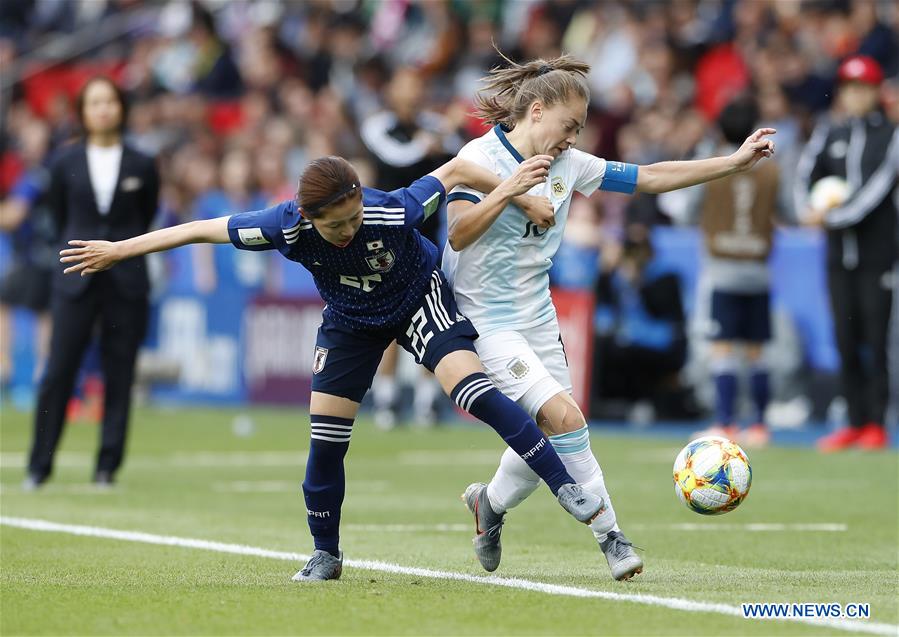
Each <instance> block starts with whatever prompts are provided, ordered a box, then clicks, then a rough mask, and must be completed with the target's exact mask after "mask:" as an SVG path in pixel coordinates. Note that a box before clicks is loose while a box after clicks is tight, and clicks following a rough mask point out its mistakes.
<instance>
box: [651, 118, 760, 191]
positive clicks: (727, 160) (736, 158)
mask: <svg viewBox="0 0 899 637" xmlns="http://www.w3.org/2000/svg"><path fill="white" fill-rule="evenodd" d="M775 132H777V131H775V130H774V129H773V128H760V129H758V130H757V131H755V132H754V133H753V134H752V135H750V136H749V137H747V138H746V141H745V142H743V145H742V146H740V148H738V149H737V150H736V151H735V152H734V153H733V154H732V155H730V156H728V157H712V158H710V159H698V160H694V161H663V162H659V163H656V164H649V165H648V166H640V168H639V171H638V172H637V190H639V191H640V192H648V193H660V192H668V191H669V190H678V189H679V188H686V187H688V186H695V185H696V184H704V183H706V182H707V181H713V180H715V179H720V178H721V177H727V176H728V175H732V174H734V173H738V172H744V171H747V170H749V169H750V168H752V167H753V166H755V165H756V163H757V162H758V161H759V160H760V159H762V158H763V157H771V155H773V154H774V142H773V141H771V140H770V139H767V136H768V135H773V134H774V133H775Z"/></svg>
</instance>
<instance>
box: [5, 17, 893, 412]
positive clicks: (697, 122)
mask: <svg viewBox="0 0 899 637" xmlns="http://www.w3.org/2000/svg"><path fill="white" fill-rule="evenodd" d="M494 45H495V46H496V47H499V49H501V50H502V51H503V53H504V54H506V55H507V56H508V57H509V58H511V59H513V60H526V59H532V58H551V57H554V56H557V55H559V54H560V53H562V52H568V53H571V54H573V55H575V56H576V57H578V58H580V59H582V60H584V61H586V62H588V63H589V64H590V65H591V67H592V70H591V72H590V75H589V84H590V87H591V90H592V95H593V98H592V101H591V103H590V110H589V114H588V122H587V126H586V128H585V130H584V131H583V133H582V134H581V137H580V141H579V144H578V145H579V147H580V148H582V149H584V150H586V151H588V152H591V153H594V154H596V155H598V156H601V157H605V158H607V159H609V160H619V161H624V162H630V163H636V164H647V163H652V162H657V161H662V160H667V159H684V158H691V157H694V156H695V155H696V154H697V152H698V150H697V149H701V148H702V146H701V145H702V143H703V142H704V141H707V138H708V136H709V131H710V130H711V129H713V123H714V122H715V120H716V117H717V116H718V115H719V113H720V112H721V110H722V109H723V108H724V107H725V106H726V105H727V104H728V103H729V102H730V101H731V100H733V99H734V98H735V97H737V96H740V95H743V94H747V93H749V94H752V95H753V96H755V97H756V102H757V105H758V108H759V113H760V120H761V121H760V124H763V125H766V126H771V127H773V128H776V129H777V134H776V136H775V141H776V144H777V155H776V156H775V160H774V161H776V162H777V165H778V167H779V169H780V173H781V182H782V183H785V184H791V183H792V181H793V175H794V173H795V170H796V166H797V162H798V158H799V155H800V153H801V151H802V149H803V146H804V145H805V143H806V141H807V139H808V137H809V135H810V133H811V131H812V129H813V127H814V124H815V120H816V118H817V117H818V116H819V115H821V114H822V113H824V112H826V111H827V109H828V108H829V107H830V105H831V100H832V96H833V94H834V88H835V85H836V69H837V67H838V65H839V63H840V61H841V60H842V59H844V58H845V57H846V56H848V55H851V54H856V53H861V54H864V55H868V56H870V57H872V58H873V59H875V60H876V61H877V62H879V64H880V66H881V68H882V69H883V73H884V76H885V77H886V78H887V79H886V81H885V82H884V83H883V85H882V101H883V106H884V108H885V111H886V114H887V116H888V117H889V118H890V119H891V120H892V121H894V122H899V5H897V4H896V3H895V2H891V1H890V0H885V1H879V0H742V1H740V0H672V1H670V2H660V1H658V0H629V1H625V0H620V1H618V0H615V1H613V0H608V1H601V0H596V1H589V0H555V1H548V0H510V1H507V2H503V1H501V0H493V1H489V0H484V1H478V0H455V1H449V0H447V1H443V0H421V1H414V0H361V1H353V0H308V1H304V2H291V1H288V0H265V1H260V2H249V1H243V0H231V1H217V0H209V1H198V2H194V3H190V2H185V1H181V0H171V1H169V2H166V3H161V4H158V5H149V6H148V5H146V4H144V3H141V2H139V1H136V0H106V1H104V0H80V1H74V0H73V1H71V2H42V1H41V0H7V1H6V2H3V3H2V5H0V64H2V66H3V67H4V69H7V71H5V72H4V79H3V83H4V84H3V89H4V91H3V100H4V104H3V108H2V109H0V110H2V113H3V115H2V117H3V131H4V135H3V136H2V140H3V141H2V144H3V147H2V148H0V153H2V162H0V196H2V199H3V200H4V202H8V201H9V200H10V199H11V198H12V197H13V196H16V193H21V192H22V188H21V183H22V181H23V180H25V179H28V180H29V181H30V182H34V183H37V184H38V186H37V187H36V190H37V191H39V189H40V184H41V183H42V182H41V177H40V173H41V170H42V167H43V166H45V165H46V162H47V161H48V160H49V158H50V157H51V156H52V154H53V152H54V151H55V149H57V148H58V147H59V146H60V145H61V144H62V143H64V142H65V141H66V140H67V139H68V138H70V137H71V136H72V134H73V132H74V131H75V130H76V118H75V117H74V114H73V101H72V97H73V95H74V92H75V91H76V90H77V88H78V85H79V82H82V83H83V80H84V79H85V78H86V77H89V76H91V75H93V74H96V73H103V74H107V75H110V76H111V77H113V78H114V79H115V80H116V81H117V82H118V83H119V85H120V86H121V87H122V88H123V89H124V90H125V91H126V94H127V96H128V98H129V104H130V108H129V113H128V136H129V140H130V141H131V142H132V143H133V144H134V145H136V147H137V148H139V149H140V150H142V151H143V152H145V153H148V154H150V155H153V156H155V157H157V159H158V166H159V169H160V173H161V192H160V208H159V214H158V216H157V219H156V222H155V224H156V226H157V227H161V226H167V225H173V224H175V223H180V222H183V221H188V220H191V219H200V218H208V217H213V216H218V215H222V214H226V213H229V212H236V211H241V210H250V209H254V208H262V207H264V206H266V205H269V204H270V203H271V202H275V201H280V200H283V199H286V198H290V197H292V196H293V194H294V192H295V190H296V183H295V181H296V177H297V175H298V174H299V173H300V172H301V171H302V168H303V167H304V166H305V165H306V164H307V163H308V162H309V161H310V160H311V159H314V158H316V157H319V156H322V155H330V154H338V155H341V156H343V157H347V158H350V159H351V161H352V163H353V165H354V166H355V167H356V169H357V171H358V172H359V174H360V178H361V180H362V182H364V183H374V182H375V173H376V170H377V158H376V157H374V156H373V154H372V151H371V150H370V149H369V148H368V147H367V146H366V144H365V141H364V140H363V138H362V135H361V133H360V131H361V130H362V129H363V126H364V124H365V122H366V121H368V120H370V118H372V117H373V116H375V115H377V114H378V113H379V112H380V111H382V109H384V108H385V106H386V104H385V99H386V95H387V93H388V91H387V90H386V88H387V87H388V85H389V84H390V82H391V80H392V79H393V78H394V77H395V76H397V75H398V74H401V73H408V72H410V71H411V72H412V73H413V74H414V75H417V76H418V77H419V78H420V79H421V80H422V81H423V82H424V91H423V94H422V96H421V104H420V106H421V107H422V109H427V110H430V111H434V112H436V113H440V114H441V115H442V118H441V119H439V120H438V121H439V125H438V126H437V127H435V129H434V130H431V131H428V132H429V136H428V139H427V142H428V144H430V145H432V146H434V147H440V148H445V147H446V146H447V145H448V144H449V140H451V139H463V140H465V139H471V138H473V137H475V136H477V135H480V134H481V133H483V132H484V131H485V130H486V126H485V125H484V124H483V123H482V122H480V121H478V120H476V119H474V118H472V117H469V116H468V113H469V112H470V110H471V107H472V102H473V96H474V95H475V93H476V92H477V90H478V89H479V84H478V83H477V80H478V78H481V77H483V76H484V75H485V74H486V72H487V71H488V70H489V69H490V68H492V67H494V66H496V65H498V64H501V63H502V59H501V57H500V55H499V54H498V52H497V50H496V48H494ZM29 192H30V191H29ZM29 196H30V197H31V198H30V199H29V201H30V202H32V203H36V202H38V199H39V198H38V196H37V194H32V195H29ZM779 199H780V203H781V207H782V210H781V217H782V218H783V219H785V220H786V221H787V223H791V222H792V223H797V222H798V219H799V216H800V215H801V212H802V211H797V210H795V208H794V204H793V199H792V193H791V192H790V189H789V188H786V189H784V192H782V193H781V195H780V197H779ZM665 208H666V204H665V199H664V198H660V197H658V196H655V195H646V194H643V195H639V196H636V197H627V196H624V195H620V194H617V193H608V192H601V191H597V192H596V193H595V194H594V195H593V196H592V197H591V198H589V199H585V198H581V199H579V200H577V201H576V202H575V203H574V205H573V206H572V209H571V220H570V223H569V234H570V235H571V238H570V242H569V243H570V245H571V246H573V247H574V248H575V249H579V250H585V251H586V253H587V254H589V255H593V256H592V258H593V260H594V261H596V256H595V255H597V254H599V255H601V257H600V261H601V263H600V264H599V266H598V267H596V268H595V271H591V273H590V276H589V277H588V278H589V280H587V281H584V280H581V282H580V283H579V284H578V283H575V284H574V285H581V286H582V287H584V288H587V289H592V288H593V287H594V280H595V279H597V278H598V277H599V271H600V270H605V271H608V270H611V269H614V268H615V267H617V266H618V265H619V263H620V259H621V255H622V254H624V253H625V252H626V250H625V249H624V248H626V247H627V245H628V237H629V236H630V235H631V234H633V232H635V230H634V228H635V227H637V228H639V227H644V228H650V227H655V226H659V225H670V224H672V223H676V221H672V216H671V215H670V214H668V211H667V210H665ZM3 210H4V214H3V215H2V216H0V229H2V230H3V231H4V232H5V233H7V234H8V238H9V239H10V241H9V243H8V245H11V246H13V248H12V254H13V257H12V260H9V259H7V263H6V266H5V268H4V269H5V271H9V269H10V268H11V267H13V265H12V264H13V263H16V262H27V263H28V264H30V266H31V267H32V269H33V270H35V271H38V272H47V271H48V270H49V268H52V267H56V265H55V259H54V258H53V255H52V250H49V251H48V249H47V245H52V239H51V236H52V229H45V228H43V227H42V225H41V221H40V218H39V215H38V214H37V211H38V210H39V205H35V206H34V211H33V212H34V214H29V215H27V216H26V217H25V219H11V218H10V215H8V214H6V212H5V211H6V210H7V207H6V206H5V205H4V208H3ZM48 253H50V257H49V258H48ZM253 256H254V257H255V256H257V255H253ZM260 258H261V259H268V258H269V257H268V256H264V257H260ZM272 258H274V257H272ZM228 259H229V260H224V259H223V258H221V257H220V256H219V255H218V253H217V252H215V249H212V248H203V249H201V248H197V249H195V250H194V252H193V267H192V268H191V272H192V281H190V282H184V281H182V282H181V283H180V285H181V286H188V287H192V289H193V291H195V292H197V293H202V294H210V293H213V292H214V291H215V290H216V289H217V288H218V287H219V286H224V285H233V286H244V287H245V288H246V289H247V291H248V293H249V292H256V291H260V290H267V291H272V292H278V291H283V289H284V287H285V284H284V281H282V280H279V277H278V273H279V272H280V270H279V269H278V268H276V267H267V265H266V262H265V261H261V262H260V261H256V262H251V261H248V260H246V259H244V260H242V261H240V260H237V258H236V257H230V256H229V257H228ZM230 259H235V260H233V261H232V260H230ZM241 259H243V256H241ZM254 263H255V265H254ZM567 263H568V261H567V260H566V259H564V258H560V259H559V262H558V264H557V265H558V267H557V271H556V272H555V273H554V280H555V281H556V283H557V284H561V285H565V284H566V281H569V282H570V281H572V280H577V279H578V274H577V272H580V270H577V269H576V268H575V273H574V274H567V273H566V272H565V268H566V267H567ZM178 275H179V272H178V270H177V268H172V267H170V268H169V271H168V272H167V273H165V274H163V275H161V276H158V277H157V282H156V283H157V285H162V286H165V285H166V278H167V277H168V278H169V279H171V278H174V277H177V276H178ZM38 276H43V275H38ZM32 284H33V283H29V285H32ZM34 285H37V284H34ZM46 294H49V291H47V292H46ZM42 304H43V305H42ZM29 306H30V307H31V308H32V309H35V310H38V311H40V310H42V309H44V308H45V307H46V301H45V300H44V301H41V300H40V299H38V300H36V301H34V302H33V303H29ZM677 311H678V312H680V313H681V314H683V311H682V310H681V309H680V308H677ZM675 314H677V312H675ZM679 320H682V319H679ZM7 324H8V321H7ZM6 329H7V327H4V330H6ZM0 349H2V350H3V352H4V354H3V356H4V357H6V356H7V355H8V352H9V347H8V345H7V346H6V347H0ZM3 372H4V374H8V373H9V361H8V360H4V361H3ZM628 398H629V399H633V398H638V399H639V396H637V397H633V396H628ZM685 400H687V402H689V396H687V397H686V398H685ZM672 409H673V411H677V409H674V408H672ZM680 409H681V411H685V413H688V414H693V415H695V413H696V412H695V411H693V410H694V409H695V408H694V407H693V406H691V405H686V406H685V405H681V406H680Z"/></svg>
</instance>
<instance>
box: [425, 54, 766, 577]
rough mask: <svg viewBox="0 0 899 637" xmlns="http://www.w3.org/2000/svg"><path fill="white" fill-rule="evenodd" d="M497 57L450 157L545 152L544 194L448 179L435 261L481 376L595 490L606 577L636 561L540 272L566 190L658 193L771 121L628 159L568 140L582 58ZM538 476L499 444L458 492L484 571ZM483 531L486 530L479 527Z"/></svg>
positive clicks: (749, 145)
mask: <svg viewBox="0 0 899 637" xmlns="http://www.w3.org/2000/svg"><path fill="white" fill-rule="evenodd" d="M506 61H507V62H508V63H509V65H508V66H507V67H504V68H498V69H494V70H493V71H491V73H490V75H489V76H488V77H487V78H485V81H486V88H485V90H484V92H483V93H482V94H481V95H479V96H478V111H479V113H478V114H479V115H480V116H481V117H483V118H484V119H485V120H486V121H489V122H490V123H492V124H494V126H493V128H492V129H491V130H490V131H489V132H488V133H486V134H484V135H483V136H482V137H479V138H478V139H475V140H473V141H471V142H470V143H468V144H467V145H466V146H465V147H464V148H463V149H462V150H461V151H460V153H459V157H461V158H464V159H467V160H469V161H471V162H474V163H476V164H478V165H480V166H483V167H484V168H486V169H488V170H490V171H491V172H493V173H494V174H497V175H499V176H500V177H503V176H506V175H509V174H511V173H512V172H514V171H515V170H516V169H517V167H518V166H520V165H521V163H522V162H524V161H526V160H527V159H528V158H530V157H533V156H535V155H538V154H547V155H550V156H551V157H553V162H552V164H551V166H550V170H549V177H548V179H547V180H546V182H545V183H541V184H538V185H536V186H534V187H533V188H532V189H531V190H530V191H529V193H528V194H531V195H542V196H545V197H546V198H548V203H547V205H546V206H545V207H544V208H542V209H541V208H535V209H533V210H529V211H522V210H520V209H519V208H517V207H516V206H515V205H514V204H513V205H509V206H507V207H506V208H505V209H504V210H500V211H494V210H491V209H489V208H488V207H487V206H485V205H484V194H483V193H481V192H478V191H477V190H475V189H472V188H465V187H459V188H456V189H454V190H453V191H452V193H451V194H450V195H449V199H448V200H449V202H450V203H449V206H448V227H449V232H448V239H449V240H448V243H449V245H448V246H447V249H446V251H445V253H444V260H443V267H444V271H445V272H446V274H447V277H448V278H449V280H450V282H451V284H452V287H453V290H454V292H455V294H456V299H457V302H458V304H459V307H460V309H461V310H462V312H463V313H464V314H465V315H466V316H467V317H468V318H469V319H470V320H471V322H472V323H473V324H474V325H475V327H476V329H477V330H478V333H479V338H478V339H477V340H476V341H475V346H476V348H477V350H478V355H479V357H480V358H481V361H482V363H483V365H484V368H485V369H486V371H487V375H488V377H489V378H490V379H491V380H492V381H493V382H494V383H495V384H496V385H497V387H499V388H500V389H501V390H502V391H503V393H505V394H506V395H507V396H509V397H510V398H512V399H513V400H516V401H518V403H519V404H520V405H521V406H522V407H523V408H524V409H525V411H527V412H528V413H529V414H530V415H531V416H532V417H533V418H534V419H535V420H536V421H537V424H538V425H539V426H540V427H541V428H542V429H543V431H544V432H546V433H547V434H549V440H550V441H551V442H552V444H553V445H554V446H555V448H556V450H557V451H558V452H559V455H560V457H561V458H562V461H563V462H564V463H565V466H566V467H567V468H568V471H569V472H570V473H571V475H572V476H573V477H574V478H575V479H576V480H577V481H578V482H579V483H582V484H583V485H584V488H585V489H588V490H591V491H592V492H594V493H595V494H597V495H600V496H601V497H602V498H603V499H604V500H605V502H606V505H607V506H606V509H605V511H604V512H603V513H601V514H600V515H599V516H598V517H597V519H596V520H594V522H593V523H592V524H591V525H590V526H591V529H592V531H593V534H594V536H595V537H596V539H597V541H598V542H599V545H600V547H601V549H602V551H603V553H604V554H605V556H606V559H607V561H608V563H609V566H610V568H611V571H612V576H613V577H614V578H615V579H629V578H631V577H633V576H634V575H636V574H638V573H640V572H641V571H642V569H643V562H642V560H641V559H640V557H639V556H638V555H637V554H636V553H635V552H634V550H633V547H632V545H631V543H630V542H629V541H628V540H627V538H626V537H625V536H624V535H623V534H622V533H621V529H620V528H619V526H618V522H617V519H616V516H615V511H614V508H613V506H612V501H611V498H610V497H609V494H608V491H607V489H606V486H605V482H604V480H603V474H602V470H601V469H600V467H599V463H598V462H597V460H596V457H595V456H594V455H593V453H592V451H591V448H590V438H589V433H588V429H587V424H586V421H585V418H584V415H583V414H582V413H581V411H580V409H579V408H578V406H577V404H576V403H575V402H574V400H573V399H572V397H571V377H570V373H569V370H568V365H567V362H566V359H565V350H564V346H563V344H562V339H561V335H560V332H559V325H558V321H557V319H556V311H555V308H554V307H553V304H552V299H551V298H550V292H549V276H548V271H549V268H550V266H551V264H552V258H553V256H554V255H555V253H556V251H557V250H558V248H559V244H560V243H561V240H562V233H563V230H564V227H565V221H566V219H567V217H568V208H569V206H570V204H571V198H572V196H573V195H574V193H575V192H580V193H581V194H583V195H590V194H591V193H593V192H594V191H595V190H597V189H601V190H608V191H614V192H622V193H634V192H636V191H641V192H650V193H659V192H665V191H668V190H674V189H677V188H684V187H687V186H692V185H695V184H698V183H703V182H706V181H710V180H713V179H717V178H720V177H724V176H726V175H730V174H733V173H735V172H739V171H744V170H748V169H749V168H751V167H752V166H753V165H754V164H755V163H756V162H757V161H758V160H759V159H761V158H762V157H767V156H770V154H771V153H772V152H773V150H774V144H773V143H772V142H771V141H770V140H768V139H766V138H765V136H766V135H770V134H772V133H773V132H774V131H773V129H760V130H757V131H756V132H754V133H753V134H752V135H751V136H750V137H749V138H748V139H747V140H746V141H745V143H744V144H743V145H742V146H741V147H740V148H739V149H738V150H737V151H736V152H735V153H734V154H733V155H730V156H729V157H716V158H711V159H704V160H698V161H676V162H661V163H656V164H652V165H648V166H636V165H634V164H626V163H620V162H613V161H606V160H604V159H601V158H599V157H594V156H593V155H590V154H588V153H585V152H582V151H580V150H577V149H575V148H573V146H574V144H575V142H576V141H577V137H578V134H579V133H580V131H581V130H582V129H583V127H584V124H585V120H586V118H587V106H588V102H589V91H588V88H587V85H586V83H585V81H584V76H585V75H586V74H587V72H588V71H589V69H590V67H589V65H587V64H584V63H582V62H579V61H577V60H575V59H573V58H571V57H570V56H563V57H559V58H555V59H552V60H536V61H532V62H529V63H526V64H516V63H514V62H511V61H510V60H508V59H507V60H506ZM538 483H539V480H538V479H537V476H535V475H534V473H533V472H532V471H531V470H530V469H528V467H527V465H526V464H525V463H524V462H522V460H521V458H520V457H518V456H517V455H516V454H514V453H509V452H508V451H507V452H506V453H504V454H503V456H502V458H501V460H500V465H499V468H498V469H497V471H496V474H495V475H494V477H493V479H492V480H491V481H490V483H489V484H488V485H484V484H481V483H475V484H472V485H470V486H469V488H468V489H467V490H466V492H465V495H464V496H463V497H464V499H465V501H466V504H467V505H468V507H469V509H470V510H472V512H475V519H476V525H477V531H478V533H477V536H476V537H475V540H474V544H475V552H476V554H477V555H478V558H479V559H480V560H481V564H482V565H483V566H484V567H485V568H487V569H488V570H493V569H494V568H496V565H498V564H499V560H500V555H501V545H500V534H499V529H501V527H502V524H503V516H504V514H505V512H506V511H507V510H508V509H510V508H512V507H514V506H516V505H517V504H519V503H521V502H522V501H523V500H524V499H525V498H527V497H528V495H530V494H531V493H532V492H533V491H534V490H535V489H536V487H537V485H538ZM487 530H492V532H490V533H486V531H487Z"/></svg>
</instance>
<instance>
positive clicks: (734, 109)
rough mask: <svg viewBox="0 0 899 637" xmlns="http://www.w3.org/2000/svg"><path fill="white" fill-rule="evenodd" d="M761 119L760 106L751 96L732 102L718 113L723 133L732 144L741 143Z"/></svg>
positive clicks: (719, 124)
mask: <svg viewBox="0 0 899 637" xmlns="http://www.w3.org/2000/svg"><path fill="white" fill-rule="evenodd" d="M758 120H759V107H758V105H757V104H756V102H755V100H754V99H753V98H751V97H749V96H743V97H739V98H737V99H735V100H733V101H732V102H730V103H729V104H728V105H727V106H725V107H724V109H723V110H722V111H721V113H720V114H719V115H718V126H719V127H720V128H721V134H722V135H724V139H725V140H727V142H728V143H730V144H737V145H740V144H742V143H743V142H744V141H746V138H747V137H749V136H750V135H751V134H752V131H754V130H755V127H756V124H757V123H758Z"/></svg>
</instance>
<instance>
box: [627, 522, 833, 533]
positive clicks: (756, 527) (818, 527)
mask: <svg viewBox="0 0 899 637" xmlns="http://www.w3.org/2000/svg"><path fill="white" fill-rule="evenodd" d="M628 528H632V529H638V530H651V529H663V530H666V531H724V530H726V531H749V532H769V531H797V532H800V533H807V532H817V531H822V532H827V533H845V532H846V531H848V530H849V525H848V524H843V523H841V522H817V523H811V524H784V523H781V522H749V523H747V524H714V523H709V524H698V523H696V522H686V523H682V524H629V525H628Z"/></svg>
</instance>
